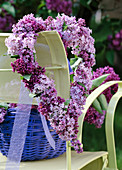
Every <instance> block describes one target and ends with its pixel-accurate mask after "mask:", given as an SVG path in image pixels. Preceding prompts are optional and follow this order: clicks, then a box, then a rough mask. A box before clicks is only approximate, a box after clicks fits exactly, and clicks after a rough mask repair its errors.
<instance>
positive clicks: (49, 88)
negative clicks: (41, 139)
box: [6, 14, 95, 152]
mask: <svg viewBox="0 0 122 170" xmlns="http://www.w3.org/2000/svg"><path fill="white" fill-rule="evenodd" d="M47 30H49V31H52V30H56V31H57V32H58V33H59V35H60V37H61V39H62V41H63V43H64V46H65V49H67V47H69V48H71V52H72V54H75V55H77V56H79V57H81V58H82V60H81V62H80V63H79V64H78V66H77V69H76V71H75V72H74V81H73V82H72V83H71V90H70V99H67V101H69V102H68V103H69V104H67V102H66V101H65V100H64V99H63V98H61V97H59V96H57V91H56V89H55V85H54V81H53V80H51V79H49V78H48V77H47V76H46V75H45V68H42V67H41V66H39V65H38V63H37V62H36V61H35V58H34V57H35V55H36V51H35V48H34V45H35V43H36V40H37V36H38V34H37V33H38V32H40V31H47ZM12 31H13V34H12V36H10V37H9V38H7V39H6V46H7V47H8V53H9V54H10V55H17V56H18V58H17V59H16V61H14V62H13V63H12V64H11V65H12V68H13V71H14V72H15V71H17V73H19V74H21V75H22V76H23V77H24V75H27V74H31V77H30V80H27V79H25V78H23V82H24V83H25V86H26V87H27V88H28V89H29V90H30V92H31V93H33V94H34V95H35V97H38V98H39V100H40V103H39V106H38V110H39V112H40V113H41V114H43V115H44V116H45V117H46V118H47V119H48V120H49V121H50V123H51V126H52V127H53V128H54V129H55V130H56V132H57V134H58V135H59V137H60V138H61V139H63V140H66V141H69V140H70V141H71V143H72V145H73V147H74V149H75V150H77V152H82V148H81V143H80V142H79V141H78V140H77V133H78V117H79V116H80V115H81V114H82V109H83V105H84V104H85V102H86V94H87V93H88V92H89V89H90V88H91V85H92V83H91V78H92V76H91V67H92V66H93V65H94V64H95V59H94V53H95V48H94V39H93V38H92V37H91V35H90V33H91V30H90V29H89V28H87V27H85V21H84V20H83V19H79V20H78V21H76V18H75V17H69V16H66V15H64V14H62V15H58V16H57V17H56V19H53V18H52V17H50V16H49V17H48V18H47V19H46V20H43V19H42V18H35V17H34V16H33V14H29V15H27V16H24V17H23V19H21V20H19V22H18V23H17V24H16V25H14V26H13V30H12Z"/></svg>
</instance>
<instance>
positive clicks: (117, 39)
mask: <svg viewBox="0 0 122 170" xmlns="http://www.w3.org/2000/svg"><path fill="white" fill-rule="evenodd" d="M108 42H109V44H108V47H109V48H110V49H114V50H117V51H120V50H122V29H121V30H120V31H119V32H118V33H116V34H115V36H112V35H109V36H108Z"/></svg>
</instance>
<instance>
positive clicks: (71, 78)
mask: <svg viewBox="0 0 122 170" xmlns="http://www.w3.org/2000/svg"><path fill="white" fill-rule="evenodd" d="M73 77H74V74H70V82H72V83H73V81H74V79H73Z"/></svg>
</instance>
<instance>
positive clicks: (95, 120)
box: [84, 66, 120, 128]
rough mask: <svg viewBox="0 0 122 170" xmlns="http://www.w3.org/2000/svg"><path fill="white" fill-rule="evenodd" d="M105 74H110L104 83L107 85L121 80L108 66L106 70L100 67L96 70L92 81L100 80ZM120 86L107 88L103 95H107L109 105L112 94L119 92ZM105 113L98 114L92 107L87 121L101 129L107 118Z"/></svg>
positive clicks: (86, 118) (88, 112) (87, 114)
mask: <svg viewBox="0 0 122 170" xmlns="http://www.w3.org/2000/svg"><path fill="white" fill-rule="evenodd" d="M103 74H110V75H109V76H108V77H107V78H106V79H105V81H104V82H103V83H102V84H104V83H106V82H108V81H112V80H120V78H119V75H117V74H116V73H115V72H114V69H113V68H112V67H109V66H106V67H104V68H102V67H100V68H98V69H96V71H94V72H93V76H92V79H95V78H98V77H99V76H102V75H103ZM117 89H118V85H117V84H115V85H113V86H111V87H109V88H107V89H106V90H105V91H104V92H103V94H104V95H105V97H106V99H107V102H108V103H109V101H110V99H111V97H112V95H113V94H112V92H117ZM105 113H106V112H105V111H103V114H100V113H99V112H97V111H96V110H95V109H94V108H93V107H92V106H91V107H90V108H89V109H88V111H87V113H86V116H85V119H84V120H85V121H86V122H88V123H89V124H94V125H95V126H96V128H101V126H102V124H103V122H104V118H105Z"/></svg>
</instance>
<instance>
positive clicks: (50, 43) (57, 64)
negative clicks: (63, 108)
mask: <svg viewBox="0 0 122 170" xmlns="http://www.w3.org/2000/svg"><path fill="white" fill-rule="evenodd" d="M9 35H10V34H2V33H1V34H0V48H1V50H0V56H1V57H0V80H1V81H0V101H2V102H3V101H4V102H13V103H17V101H18V97H19V89H20V78H19V75H18V74H16V73H13V72H12V69H11V66H10V62H11V61H12V60H13V59H10V58H9V57H7V56H3V54H5V53H6V51H7V48H6V47H5V45H4V40H5V38H6V37H8V36H9ZM35 47H36V51H37V61H38V63H39V64H40V65H41V66H45V67H46V73H47V75H48V76H51V77H53V78H54V79H55V84H56V89H57V91H58V95H59V96H61V97H63V98H65V99H67V98H69V91H70V78H69V70H68V63H67V58H66V53H65V49H64V46H63V43H62V41H61V38H60V36H59V34H58V33H57V32H55V31H51V32H41V33H40V34H39V37H38V39H37V44H36V46H35ZM4 57H6V60H4ZM116 83H117V84H118V86H119V88H118V91H117V93H116V94H115V95H114V96H113V97H112V99H111V101H110V103H109V105H108V110H107V115H106V140H107V151H100V152H85V151H84V152H83V153H81V154H77V153H76V152H75V151H71V145H70V141H68V142H67V151H66V153H65V154H63V155H61V156H59V157H57V158H53V159H49V160H40V161H30V162H21V163H20V170H33V169H37V170H39V169H45V170H65V169H67V170H80V169H81V170H117V163H116V152H115V144H114V132H113V122H114V113H115V109H116V105H117V103H118V101H119V99H120V97H121V96H122V82H121V81H111V82H108V83H106V84H104V85H101V86H100V87H98V88H97V89H96V90H95V91H94V92H93V93H92V94H91V95H90V96H89V97H88V98H87V102H86V105H85V109H84V111H83V114H82V115H81V116H80V117H79V131H80V132H79V134H78V138H79V140H80V141H82V127H83V121H84V116H85V114H86V111H87V110H88V108H89V106H90V105H91V104H92V102H93V101H94V100H95V99H96V98H97V96H99V94H101V92H102V91H104V90H105V89H107V88H108V87H110V86H112V85H114V84H116ZM8 88H9V89H8ZM33 103H34V104H37V103H36V101H35V100H33ZM5 163H6V157H4V156H2V155H0V170H4V169H5Z"/></svg>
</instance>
